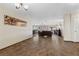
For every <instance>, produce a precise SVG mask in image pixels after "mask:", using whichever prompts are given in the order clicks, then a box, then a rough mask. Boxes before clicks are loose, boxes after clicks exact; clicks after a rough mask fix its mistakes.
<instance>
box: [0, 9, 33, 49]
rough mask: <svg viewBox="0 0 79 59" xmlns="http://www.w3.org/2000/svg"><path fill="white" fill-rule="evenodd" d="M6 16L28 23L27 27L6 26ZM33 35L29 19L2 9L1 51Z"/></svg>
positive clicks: (0, 11)
mask: <svg viewBox="0 0 79 59" xmlns="http://www.w3.org/2000/svg"><path fill="white" fill-rule="evenodd" d="M4 15H9V16H12V17H15V18H19V19H22V20H24V21H27V26H26V27H17V26H10V25H5V24H4ZM31 35H32V26H31V21H30V19H27V18H25V17H23V16H21V14H17V13H16V12H14V11H11V10H8V9H4V8H0V49H2V48H5V47H7V46H10V45H12V44H15V43H17V42H20V41H22V40H25V39H28V38H30V37H31Z"/></svg>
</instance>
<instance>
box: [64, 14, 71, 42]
mask: <svg viewBox="0 0 79 59" xmlns="http://www.w3.org/2000/svg"><path fill="white" fill-rule="evenodd" d="M64 40H65V41H71V16H70V13H66V14H65V15H64Z"/></svg>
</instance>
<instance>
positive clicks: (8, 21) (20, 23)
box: [4, 15, 27, 26]
mask: <svg viewBox="0 0 79 59" xmlns="http://www.w3.org/2000/svg"><path fill="white" fill-rule="evenodd" d="M4 24H7V25H13V26H26V24H27V22H26V21H23V20H20V19H17V18H14V17H10V16H8V15H4Z"/></svg>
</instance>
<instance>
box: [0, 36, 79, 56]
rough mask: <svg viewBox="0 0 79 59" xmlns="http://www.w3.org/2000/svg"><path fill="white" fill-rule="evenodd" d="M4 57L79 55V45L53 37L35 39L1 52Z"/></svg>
mask: <svg viewBox="0 0 79 59" xmlns="http://www.w3.org/2000/svg"><path fill="white" fill-rule="evenodd" d="M38 38H39V39H38ZM0 55H3V56H15V55H16V56H47V55H48V56H61V55H62V56H69V55H79V43H72V42H64V41H63V39H62V38H60V37H58V36H56V35H53V36H52V38H44V37H38V35H35V37H33V38H30V39H28V40H25V41H22V42H20V43H17V44H14V45H12V46H9V47H7V48H4V49H2V50H0Z"/></svg>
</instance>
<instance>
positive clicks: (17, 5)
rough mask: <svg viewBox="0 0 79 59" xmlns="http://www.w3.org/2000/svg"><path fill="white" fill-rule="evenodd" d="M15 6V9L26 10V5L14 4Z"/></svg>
mask: <svg viewBox="0 0 79 59" xmlns="http://www.w3.org/2000/svg"><path fill="white" fill-rule="evenodd" d="M15 6H16V9H20V8H23V9H24V10H25V11H27V10H28V5H26V4H23V3H16V4H15Z"/></svg>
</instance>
